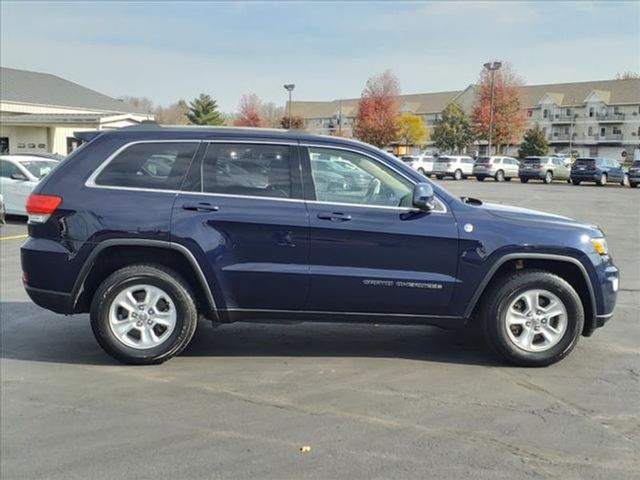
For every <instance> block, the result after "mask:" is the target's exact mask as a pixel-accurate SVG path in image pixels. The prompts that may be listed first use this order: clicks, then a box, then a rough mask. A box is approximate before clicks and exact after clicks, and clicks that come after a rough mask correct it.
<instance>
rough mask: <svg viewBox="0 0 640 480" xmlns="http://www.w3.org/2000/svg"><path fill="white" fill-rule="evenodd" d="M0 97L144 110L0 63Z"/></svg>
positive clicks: (122, 110)
mask: <svg viewBox="0 0 640 480" xmlns="http://www.w3.org/2000/svg"><path fill="white" fill-rule="evenodd" d="M0 99H1V100H2V101H5V102H15V103H26V104H32V105H33V104H35V105H47V106H57V107H70V108H79V109H84V110H95V111H100V112H115V113H147V112H144V111H143V110H140V109H138V108H136V107H134V106H132V105H129V104H128V103H124V102H121V101H120V100H116V99H115V98H111V97H108V96H107V95H103V94H102V93H99V92H96V91H95V90H91V89H89V88H86V87H83V86H81V85H78V84H77V83H73V82H70V81H69V80H65V79H63V78H60V77H57V76H55V75H51V74H48V73H38V72H31V71H28V70H16V69H14V68H5V67H0Z"/></svg>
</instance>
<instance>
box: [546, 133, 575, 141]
mask: <svg viewBox="0 0 640 480" xmlns="http://www.w3.org/2000/svg"><path fill="white" fill-rule="evenodd" d="M576 137H577V135H576V134H575V133H574V134H573V140H574V141H575V140H576ZM570 139H571V135H569V134H568V133H554V134H552V135H551V136H550V137H549V143H568V142H569V140H570Z"/></svg>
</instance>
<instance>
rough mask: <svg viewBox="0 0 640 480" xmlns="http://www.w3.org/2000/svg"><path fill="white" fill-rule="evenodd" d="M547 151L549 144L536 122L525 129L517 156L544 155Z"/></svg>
mask: <svg viewBox="0 0 640 480" xmlns="http://www.w3.org/2000/svg"><path fill="white" fill-rule="evenodd" d="M548 151H549V144H548V143H547V139H546V137H545V134H544V132H543V131H542V129H541V128H540V125H538V124H537V123H536V124H535V125H534V126H533V127H531V128H530V129H529V130H527V131H526V132H525V134H524V138H523V139H522V143H521V144H520V148H519V149H518V156H519V157H520V158H525V157H532V156H533V157H537V156H541V155H546V154H547V152H548Z"/></svg>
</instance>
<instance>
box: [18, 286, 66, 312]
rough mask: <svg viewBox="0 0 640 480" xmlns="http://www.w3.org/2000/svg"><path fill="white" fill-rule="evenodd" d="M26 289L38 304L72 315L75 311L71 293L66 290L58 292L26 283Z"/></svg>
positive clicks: (53, 310)
mask: <svg viewBox="0 0 640 480" xmlns="http://www.w3.org/2000/svg"><path fill="white" fill-rule="evenodd" d="M24 289H25V290H26V291H27V295H29V298H31V300H32V301H33V303H35V304H36V305H38V306H40V307H42V308H46V309H47V310H51V311H52V312H55V313H63V314H65V315H70V314H72V313H73V309H72V306H71V295H69V294H68V293H65V292H57V291H55V290H43V289H41V288H34V287H30V286H29V285H27V284H26V283H25V284H24Z"/></svg>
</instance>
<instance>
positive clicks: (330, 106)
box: [285, 79, 640, 118]
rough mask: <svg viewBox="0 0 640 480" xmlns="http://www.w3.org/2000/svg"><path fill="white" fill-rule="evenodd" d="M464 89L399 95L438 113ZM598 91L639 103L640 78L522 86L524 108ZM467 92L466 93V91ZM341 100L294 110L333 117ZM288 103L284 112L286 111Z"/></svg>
mask: <svg viewBox="0 0 640 480" xmlns="http://www.w3.org/2000/svg"><path fill="white" fill-rule="evenodd" d="M469 88H470V89H471V92H470V94H471V95H473V89H474V86H473V85H472V86H470V87H468V88H467V89H465V90H454V91H449V92H434V93H417V94H411V95H400V97H399V106H400V111H407V112H412V113H415V114H419V115H422V114H425V113H439V112H441V111H442V110H444V108H445V107H446V106H447V105H448V104H449V103H451V102H453V101H458V100H459V99H460V97H461V94H463V93H465V92H467V91H468V90H469ZM592 92H596V93H597V94H598V95H599V97H600V98H602V99H603V100H604V101H606V102H607V103H608V104H611V105H615V104H626V103H629V104H634V103H640V79H629V80H602V81H592V82H574V83H554V84H545V85H527V86H524V87H521V98H522V107H523V108H536V107H538V106H539V103H540V101H541V100H542V99H543V98H545V97H548V98H552V99H553V100H554V101H555V102H556V103H557V104H558V105H559V106H576V105H583V104H584V102H585V100H586V98H587V97H588V96H589V94H590V93H592ZM465 95H466V94H465ZM359 101H360V99H358V98H350V99H346V100H342V115H343V116H345V117H354V116H355V115H356V111H357V109H358V102H359ZM339 104H340V101H339V100H332V101H329V102H296V101H294V102H291V106H292V108H291V110H292V114H293V115H295V116H300V117H302V118H331V117H334V116H336V113H337V112H338V110H339V108H340V106H339ZM286 108H288V103H287V107H285V112H287V110H286Z"/></svg>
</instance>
